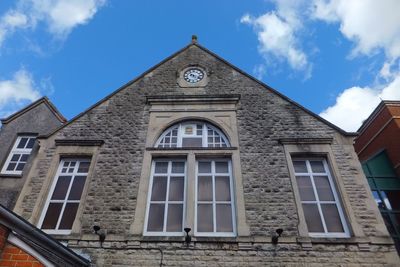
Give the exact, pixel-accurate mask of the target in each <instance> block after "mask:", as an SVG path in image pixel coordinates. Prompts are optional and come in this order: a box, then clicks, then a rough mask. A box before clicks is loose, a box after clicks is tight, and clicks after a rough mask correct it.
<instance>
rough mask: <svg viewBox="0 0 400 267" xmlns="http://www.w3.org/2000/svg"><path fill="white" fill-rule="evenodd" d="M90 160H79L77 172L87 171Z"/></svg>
mask: <svg viewBox="0 0 400 267" xmlns="http://www.w3.org/2000/svg"><path fill="white" fill-rule="evenodd" d="M89 166H90V162H89V161H81V162H80V163H79V168H78V172H80V173H88V171H89Z"/></svg>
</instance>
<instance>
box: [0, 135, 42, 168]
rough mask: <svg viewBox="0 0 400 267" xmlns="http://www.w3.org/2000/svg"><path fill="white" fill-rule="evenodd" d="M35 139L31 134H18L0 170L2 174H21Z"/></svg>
mask: <svg viewBox="0 0 400 267" xmlns="http://www.w3.org/2000/svg"><path fill="white" fill-rule="evenodd" d="M35 139H36V137H35V136H31V135H21V136H18V138H17V140H16V141H15V143H14V146H13V147H12V149H11V152H10V154H9V155H8V157H7V160H6V162H5V164H4V166H3V168H2V170H1V173H2V174H16V175H19V174H22V170H23V169H24V167H25V164H26V162H27V161H28V158H29V155H30V154H31V152H32V148H33V145H34V144H35Z"/></svg>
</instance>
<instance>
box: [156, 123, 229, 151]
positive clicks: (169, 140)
mask: <svg viewBox="0 0 400 267" xmlns="http://www.w3.org/2000/svg"><path fill="white" fill-rule="evenodd" d="M156 147H159V148H176V147H229V142H228V139H227V138H226V137H225V135H224V134H223V133H222V132H221V131H220V130H218V129H217V128H216V127H214V126H212V125H210V124H208V123H204V122H184V123H179V124H178V125H174V126H172V127H170V128H169V129H168V130H166V131H165V132H164V133H163V134H162V135H161V136H160V138H159V139H158V141H157V143H156Z"/></svg>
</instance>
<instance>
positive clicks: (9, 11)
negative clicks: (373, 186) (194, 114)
mask: <svg viewBox="0 0 400 267" xmlns="http://www.w3.org/2000/svg"><path fill="white" fill-rule="evenodd" d="M398 10H400V1H398V0H381V1H376V0H363V1H357V0H332V1H326V0H310V1H307V0H280V1H278V0H271V1H264V0H253V1H244V0H242V1H239V0H219V1H215V0H214V1H183V0H181V1H178V0H172V1H161V0H160V1H151V0H147V1H128V0H118V1H117V0H16V1H11V0H1V1H0V117H5V116H7V115H9V114H11V113H12V112H15V111H16V110H18V109H20V108H22V107H24V106H25V105H27V104H29V103H30V102H32V101H34V100H35V99H37V98H39V97H41V96H43V95H47V96H48V97H49V98H50V100H51V101H52V102H53V103H54V104H55V105H56V106H57V107H58V108H59V110H60V111H61V113H63V114H64V115H65V116H66V117H67V118H68V119H70V118H72V117H73V116H75V115H77V114H78V113H80V112H82V111H83V110H85V109H86V108H88V107H89V106H91V105H92V104H94V103H96V102H97V101H98V100H100V99H101V98H103V97H105V96H106V95H108V94H110V93H111V92H113V91H114V90H116V89H117V88H119V87H120V86H121V85H123V84H125V83H126V82H128V81H129V80H131V79H133V78H135V77H136V76H138V75H140V74H141V73H143V72H144V71H146V70H147V69H148V68H150V67H152V66H154V65H155V64H157V63H158V62H160V61H161V60H163V59H164V58H166V57H168V56H169V55H171V54H172V53H174V52H176V51H177V50H179V49H181V48H182V47H183V46H185V45H187V44H188V43H189V42H190V39H191V35H192V34H196V35H198V37H199V43H200V44H201V45H203V46H205V47H206V48H208V49H210V50H211V51H213V52H215V53H217V54H218V55H220V56H221V57H223V58H225V59H226V60H228V61H229V62H231V63H232V64H234V65H236V66H237V67H239V68H241V69H243V70H244V71H246V72H247V73H249V74H251V75H253V76H255V77H257V78H259V79H261V80H262V81H263V82H265V83H267V84H268V85H270V86H272V87H273V88H275V89H277V90H278V91H280V92H282V93H283V94H285V95H286V96H288V97H290V98H292V99H293V100H295V101H297V102H299V103H300V104H301V105H303V106H305V107H306V108H308V109H310V110H312V111H313V112H315V113H317V114H320V115H321V116H323V117H324V118H326V119H328V120H330V121H331V122H333V123H335V124H337V125H338V126H340V127H342V128H344V129H345V130H348V131H355V130H357V128H358V127H359V126H360V124H361V122H362V120H364V119H365V118H366V117H367V116H368V115H369V114H370V112H371V111H372V110H373V109H374V108H375V107H376V105H377V104H378V103H379V101H380V100H381V99H397V100H400V63H399V62H400V61H399V58H400V19H399V18H398V15H397V12H398Z"/></svg>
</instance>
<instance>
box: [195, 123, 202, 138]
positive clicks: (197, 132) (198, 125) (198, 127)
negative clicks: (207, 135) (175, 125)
mask: <svg viewBox="0 0 400 267" xmlns="http://www.w3.org/2000/svg"><path fill="white" fill-rule="evenodd" d="M196 130H197V131H196V134H197V135H198V136H201V135H203V125H201V124H197V125H196Z"/></svg>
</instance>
